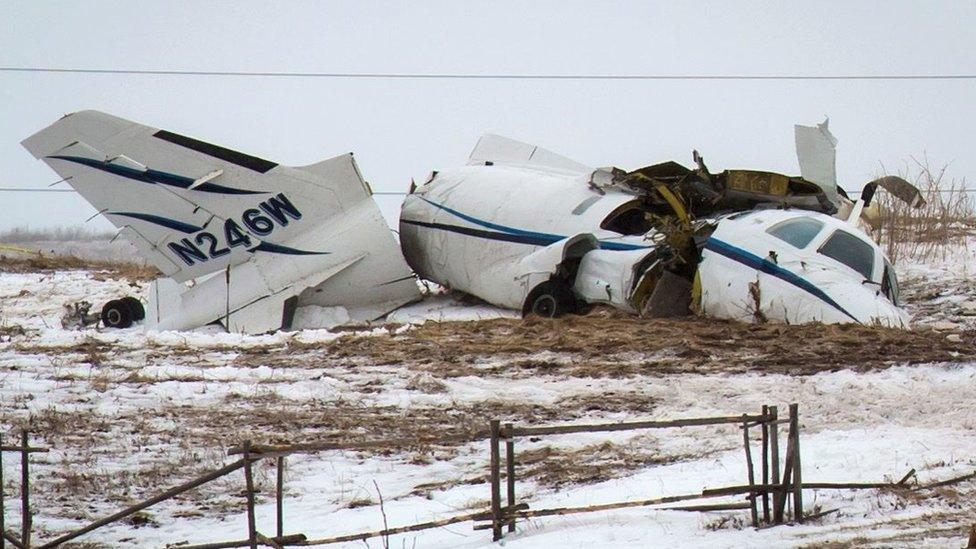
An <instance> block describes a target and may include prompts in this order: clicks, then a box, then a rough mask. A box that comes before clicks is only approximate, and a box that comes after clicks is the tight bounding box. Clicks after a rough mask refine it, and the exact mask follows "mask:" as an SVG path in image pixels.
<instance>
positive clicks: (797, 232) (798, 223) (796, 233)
mask: <svg viewBox="0 0 976 549" xmlns="http://www.w3.org/2000/svg"><path fill="white" fill-rule="evenodd" d="M823 226H824V224H823V222H821V221H817V220H816V219H811V218H809V217H798V218H796V219H788V220H786V221H783V222H782V223H777V224H776V225H773V226H772V227H770V228H769V229H767V230H766V232H767V233H769V234H771V235H773V236H775V237H776V238H779V239H780V240H784V241H786V242H788V243H790V244H792V245H794V246H796V247H797V248H801V249H802V248H806V247H807V244H809V243H810V241H811V240H813V239H814V238H816V237H817V235H818V234H820V229H823Z"/></svg>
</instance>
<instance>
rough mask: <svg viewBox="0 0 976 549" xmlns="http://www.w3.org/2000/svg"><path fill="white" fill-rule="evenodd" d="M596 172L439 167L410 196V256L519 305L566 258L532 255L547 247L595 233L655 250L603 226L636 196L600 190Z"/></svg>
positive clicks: (415, 263) (453, 282) (406, 225)
mask: <svg viewBox="0 0 976 549" xmlns="http://www.w3.org/2000/svg"><path fill="white" fill-rule="evenodd" d="M589 180H590V174H589V173H587V174H581V173H577V172H570V171H565V172H562V171H558V170H539V169H534V168H523V167H512V166H464V167H461V168H456V169H451V170H446V171H443V172H439V173H438V174H437V175H436V177H434V178H433V180H431V181H429V182H428V183H427V184H425V185H423V186H422V187H420V188H419V189H417V191H416V192H414V193H413V194H410V195H408V196H407V198H406V200H405V201H404V203H403V209H402V212H401V216H400V244H401V247H402V249H403V253H404V257H405V258H406V259H407V263H408V264H409V265H410V266H411V267H412V268H413V270H414V271H415V272H416V273H417V274H418V275H419V276H420V277H421V278H425V279H427V280H431V281H434V282H437V283H438V284H442V285H445V286H448V287H451V288H455V289H458V290H461V291H464V292H467V293H470V294H473V295H476V296H478V297H480V298H482V299H484V300H486V301H488V302H490V303H494V304H496V305H499V306H502V307H508V308H513V309H520V308H522V305H523V301H524V300H525V297H526V295H527V294H528V292H529V291H531V289H532V287H534V285H535V284H536V283H537V282H538V281H539V280H541V279H543V278H548V276H549V275H550V274H551V273H552V272H553V270H554V268H555V267H556V266H557V264H558V263H559V262H560V261H561V260H562V257H561V256H559V254H555V256H553V257H548V256H546V254H540V256H545V257H540V256H534V255H533V254H535V253H536V252H538V251H540V250H542V249H544V248H546V247H549V246H551V245H553V244H556V243H559V242H561V241H565V240H566V239H568V238H571V237H573V236H576V235H580V234H592V235H593V237H595V239H596V240H597V241H598V245H599V247H600V248H603V249H612V250H645V251H650V250H651V248H652V244H651V243H650V242H648V241H645V240H644V238H643V237H631V236H623V235H621V234H619V233H616V232H613V231H608V230H603V229H600V224H601V222H602V221H603V220H604V219H605V218H606V217H607V215H608V214H610V213H611V212H613V211H614V210H616V209H617V208H619V207H621V206H622V205H625V204H627V203H629V202H632V201H634V200H635V199H636V197H635V196H634V195H633V194H629V193H625V192H622V191H619V190H613V189H611V190H609V191H605V192H604V193H602V194H601V193H600V192H598V191H596V190H594V189H591V188H590V187H589V185H588V182H589Z"/></svg>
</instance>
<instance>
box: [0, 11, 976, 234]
mask: <svg viewBox="0 0 976 549" xmlns="http://www.w3.org/2000/svg"><path fill="white" fill-rule="evenodd" d="M974 28H976V2H971V1H966V2H892V1H888V2H817V3H811V2H796V3H788V2H703V3H692V2H660V3H652V2H567V1H558V2H531V3H529V2H510V3H509V2H491V3H483V4H481V3H473V2H456V1H452V2H422V3H420V2H267V1H265V0H262V1H242V0H236V1H233V2H175V1H166V2H164V1H162V0H158V1H155V2H136V1H124V2H123V1H120V2H109V1H101V2H99V1H95V2H92V1H89V2H84V3H82V2H67V1H65V2H53V1H52V2H44V1H10V0H6V1H4V2H2V3H0V66H42V67H72V68H125V69H184V70H240V71H279V72H280V71H309V72H360V73H361V72H420V73H514V74H518V73H554V74H558V73H574V74H813V75H817V74H823V75H834V74H976V54H974V52H976V33H974V31H973V29H974ZM974 92H976V81H973V80H957V81H895V82H892V81H867V82H865V81H854V82H848V81H844V82H824V81H814V82H811V81H800V82H797V81H790V82H779V81H776V82H770V81H758V82H756V81H753V82H741V81H719V82H715V81H711V82H707V81H706V82H703V81H624V82H619V81H617V82H606V81H591V82H579V81H484V80H472V81H459V80H422V81H413V80H392V81H391V80H334V79H266V78H247V77H204V76H200V77H187V76H117V75H75V74H27V73H0V186H29V187H44V186H46V185H47V184H48V183H51V182H53V181H56V180H57V179H58V178H57V176H56V174H54V172H52V171H50V170H49V169H48V168H47V167H46V166H45V165H44V164H43V163H42V162H40V161H37V160H34V159H33V158H32V157H31V156H30V154H28V153H27V151H25V150H24V149H23V148H21V146H20V144H19V142H20V141H21V140H22V139H23V138H25V137H26V136H28V135H30V134H31V133H33V132H35V131H37V130H39V129H40V128H42V127H44V126H47V125H48V124H50V123H52V122H54V121H55V120H56V119H57V118H58V117H60V116H61V115H63V114H65V113H68V112H73V111H77V110H82V109H90V108H91V109H99V110H103V111H106V112H110V113H112V114H116V115H119V116H123V117H125V118H130V119H133V120H136V121H139V122H142V123H145V124H148V125H152V126H156V127H160V128H165V129H168V130H171V131H175V132H178V133H183V134H186V135H190V136H192V137H196V138H199V139H202V140H205V141H209V142H212V143H217V144H220V145H223V146H226V147H229V148H232V149H237V150H240V151H243V152H247V153H250V154H253V155H256V156H261V157H264V158H267V159H269V160H273V161H276V162H281V163H283V164H290V165H304V164H310V163H313V162H316V161H319V160H322V159H325V158H329V157H332V156H335V155H337V154H341V153H344V152H348V151H354V152H355V153H356V158H357V160H358V162H359V164H360V167H361V168H362V170H363V172H364V174H365V176H366V178H367V179H368V180H369V181H370V182H371V184H372V186H373V189H374V190H378V191H379V190H390V191H392V190H403V189H405V188H406V187H407V186H408V185H409V182H410V178H411V177H414V178H417V179H422V178H423V177H425V175H426V174H427V173H429V172H430V170H432V169H442V168H445V167H450V166H455V165H459V164H462V163H463V162H464V161H465V159H466V158H467V155H468V152H469V151H470V149H471V148H472V147H473V146H474V143H475V142H476V140H477V138H478V136H479V135H480V134H481V133H483V132H486V131H490V132H494V133H499V134H502V135H506V136H510V137H514V138H517V139H521V140H524V141H529V142H533V143H536V144H538V145H541V146H544V147H546V148H548V149H551V150H554V151H556V152H558V153H561V154H564V155H566V156H569V157H571V158H574V159H577V160H579V161H581V162H584V163H587V164H590V165H597V166H605V165H616V166H619V167H622V168H636V167H639V166H642V165H647V164H652V163H655V162H658V161H662V160H671V159H673V160H677V161H679V162H682V163H684V164H686V165H687V164H690V160H691V158H690V157H691V150H692V148H698V150H700V151H701V152H702V154H703V155H704V156H705V158H706V161H707V163H708V165H709V167H711V168H712V169H713V170H715V171H718V170H721V169H724V168H730V167H740V168H747V167H752V168H762V169H769V170H774V171H782V172H787V173H798V172H799V169H798V167H797V164H796V158H795V155H794V151H793V133H792V132H793V129H792V125H793V124H794V123H803V124H814V123H816V122H820V121H821V120H822V119H823V117H824V115H829V116H830V119H831V130H832V131H833V133H834V135H836V136H837V137H838V139H839V140H840V144H839V145H838V173H839V177H840V181H841V184H842V185H843V186H845V187H846V188H848V189H852V190H853V189H858V188H860V186H861V184H863V183H864V182H866V181H867V180H868V179H870V178H872V177H873V176H875V175H877V174H878V173H880V171H881V168H880V167H881V165H882V164H883V165H885V166H887V167H888V168H889V170H892V171H894V170H897V168H898V167H900V166H903V165H904V163H905V162H906V161H908V159H909V157H910V156H913V155H914V156H921V155H922V154H923V153H925V152H927V153H928V156H929V159H930V161H931V162H932V163H933V164H935V165H942V164H944V163H947V162H951V163H952V165H951V167H950V173H951V174H952V175H954V176H955V177H957V178H962V177H965V176H967V175H969V174H972V173H974V171H976V159H974V158H973V155H972V148H973V147H972V138H971V135H972V128H974V127H976V108H974V99H976V93H974ZM399 200H400V199H399V198H398V197H385V198H381V199H380V201H381V202H382V203H383V205H384V209H385V210H386V211H388V212H394V211H396V208H397V207H398V205H399ZM0 206H2V209H0V230H3V229H8V228H11V227H15V226H25V225H26V226H30V227H35V228H37V227H48V226H60V225H75V224H80V223H83V222H84V220H85V219H87V218H88V217H89V216H91V215H92V214H93V213H94V209H93V208H91V207H90V206H88V205H87V203H85V202H84V201H83V200H81V199H80V198H78V197H74V196H73V195H68V194H55V193H2V192H0ZM90 225H91V226H94V227H98V228H108V227H110V225H109V224H108V223H107V222H106V221H104V220H102V219H97V220H95V221H92V222H91V223H90Z"/></svg>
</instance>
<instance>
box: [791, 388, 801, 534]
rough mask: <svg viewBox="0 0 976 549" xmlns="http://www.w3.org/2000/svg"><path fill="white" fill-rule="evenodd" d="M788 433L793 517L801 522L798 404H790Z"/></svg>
mask: <svg viewBox="0 0 976 549" xmlns="http://www.w3.org/2000/svg"><path fill="white" fill-rule="evenodd" d="M790 435H791V436H792V437H793V518H794V520H796V521H797V522H801V523H802V522H803V475H802V474H801V472H800V406H799V405H798V404H790Z"/></svg>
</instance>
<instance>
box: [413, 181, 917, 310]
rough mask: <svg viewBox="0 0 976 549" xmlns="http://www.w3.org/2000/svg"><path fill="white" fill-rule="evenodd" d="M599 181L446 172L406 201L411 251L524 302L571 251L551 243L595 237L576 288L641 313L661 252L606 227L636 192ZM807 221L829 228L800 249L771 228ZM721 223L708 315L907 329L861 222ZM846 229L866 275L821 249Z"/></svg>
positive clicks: (706, 273) (706, 271)
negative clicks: (640, 283)
mask: <svg viewBox="0 0 976 549" xmlns="http://www.w3.org/2000/svg"><path fill="white" fill-rule="evenodd" d="M593 177H594V174H593V173H578V172H571V171H567V172H565V173H564V172H561V171H558V170H551V169H537V168H534V167H521V166H492V165H474V166H465V167H462V168H457V169H452V170H448V171H444V172H440V173H438V174H436V175H435V176H434V177H433V178H432V179H431V180H430V181H429V182H428V183H426V184H425V185H423V186H421V187H420V188H418V189H417V190H416V192H414V193H413V194H410V195H409V196H408V197H407V198H406V200H405V202H404V204H403V210H402V214H401V223H400V240H401V246H402V248H403V252H404V256H405V257H406V259H407V262H408V263H409V264H410V266H411V267H412V268H413V269H414V271H415V272H416V273H417V274H418V275H419V276H421V277H422V278H425V279H428V280H431V281H434V282H437V283H439V284H442V285H445V286H448V287H451V288H455V289H458V290H461V291H464V292H467V293H470V294H473V295H475V296H478V297H480V298H482V299H484V300H486V301H488V302H490V303H493V304H495V305H498V306H502V307H507V308H513V309H522V308H523V307H524V304H525V303H524V302H525V299H526V296H527V295H529V293H530V292H531V291H532V289H533V288H534V287H535V285H536V284H539V283H541V282H543V281H545V280H546V279H547V278H548V277H549V276H551V275H552V274H553V273H555V272H556V270H557V269H558V268H559V266H560V264H561V262H562V261H564V260H565V259H566V257H567V254H566V253H565V251H564V250H563V251H559V250H557V251H554V252H552V253H550V252H549V250H550V249H553V248H558V247H559V246H562V245H563V243H565V242H570V241H573V239H576V240H578V241H582V239H583V237H585V236H587V235H592V237H590V241H591V242H592V244H591V245H590V247H589V248H587V249H583V250H582V251H581V252H580V253H579V254H578V255H577V256H576V257H577V258H578V259H580V266H579V268H578V271H577V273H576V275H575V281H574V284H573V290H574V293H575V294H576V296H577V297H578V298H580V299H582V300H584V301H587V302H591V303H592V302H602V303H609V304H611V305H614V306H617V307H619V308H622V309H625V310H629V311H632V312H633V311H634V307H633V306H632V304H631V303H630V302H629V301H628V298H629V297H630V296H629V291H630V290H631V289H632V288H633V285H634V281H635V277H637V276H639V274H640V273H637V272H635V270H636V267H637V265H638V264H639V263H641V261H642V260H643V259H644V258H646V257H647V256H648V254H650V253H653V251H654V249H655V247H656V244H655V240H656V239H655V238H654V237H655V236H656V235H657V233H654V232H651V233H648V234H645V235H640V236H627V235H622V234H620V233H616V232H613V231H609V230H606V229H602V228H601V224H603V223H604V222H605V221H606V219H607V217H608V216H609V215H610V214H612V213H613V212H615V211H618V209H619V208H621V207H626V205H627V204H628V203H631V202H633V201H634V200H635V198H636V196H635V195H634V194H631V193H629V192H626V191H624V190H618V189H616V188H612V187H611V188H603V189H602V190H603V191H604V192H603V193H601V192H598V191H597V190H596V189H594V188H593V187H592V186H591V185H590V184H589V182H590V181H591V180H592V179H593ZM799 218H804V219H807V220H810V223H811V224H813V225H816V226H819V227H820V230H818V231H815V233H816V234H813V235H809V234H808V235H806V236H809V237H810V240H809V242H807V243H805V245H803V246H801V247H797V246H795V245H793V244H790V243H789V242H787V241H786V240H783V239H781V238H778V237H777V236H774V235H773V234H771V233H770V232H767V231H769V230H771V229H773V228H775V227H777V226H779V225H780V224H781V223H783V222H787V221H790V220H794V219H799ZM712 223H713V225H714V227H715V228H714V232H712V233H711V236H710V237H709V238H708V240H707V241H706V243H705V246H704V248H703V250H702V259H701V262H700V264H699V266H698V277H699V282H700V286H699V287H700V292H701V295H700V297H701V299H700V309H699V312H701V313H702V314H705V315H708V316H715V317H721V318H733V319H739V320H746V321H766V320H769V321H780V322H788V323H802V322H824V323H838V322H841V323H842V322H859V323H863V324H882V325H887V326H900V327H907V325H908V315H907V314H906V313H905V311H904V310H903V309H901V308H900V307H899V306H897V305H896V303H894V301H896V300H897V298H896V293H897V282H896V281H895V280H894V273H893V272H891V273H890V274H889V271H890V266H889V267H888V268H887V269H886V265H887V261H886V260H885V258H884V254H883V253H882V251H881V250H880V248H879V247H878V246H877V244H876V243H874V241H872V240H871V239H870V238H869V237H868V236H867V235H865V234H864V233H863V232H862V231H860V230H859V229H857V228H854V227H852V226H851V225H850V224H848V223H846V222H844V221H842V220H839V219H836V218H833V217H830V216H827V215H824V214H820V213H816V212H810V211H805V210H796V209H794V210H774V209H769V210H754V211H748V212H740V213H738V214H734V215H728V216H722V217H718V218H716V219H714V220H712ZM838 231H844V232H845V233H847V235H849V236H847V237H845V238H847V239H848V241H849V240H850V239H851V238H853V239H855V240H857V241H858V242H860V243H861V244H860V245H855V246H854V247H855V248H857V250H860V252H861V255H862V257H860V258H859V259H858V258H855V259H856V261H858V262H859V267H860V271H858V270H856V269H855V268H852V267H851V266H849V265H847V264H845V263H843V262H842V261H839V260H838V259H835V258H833V257H830V256H829V255H825V254H824V253H822V252H821V248H823V247H824V246H825V243H827V241H828V240H829V239H830V238H831V237H832V236H833V235H834V234H835V233H837V232H838ZM808 232H809V231H808ZM845 242H847V241H845ZM864 254H867V255H870V257H869V258H865V257H866V256H865V255H864ZM867 263H869V264H870V266H869V267H867V266H866V264H867ZM886 276H890V279H889V280H888V281H887V282H886V281H885V277H886ZM892 287H893V289H892ZM757 307H758V308H757Z"/></svg>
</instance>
